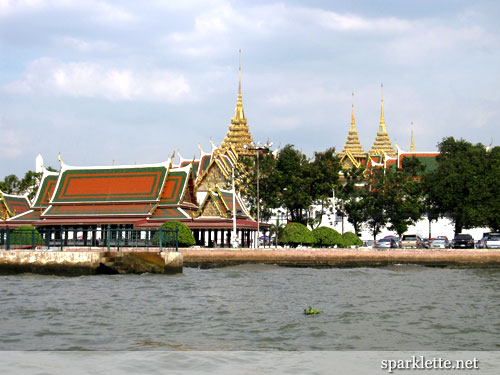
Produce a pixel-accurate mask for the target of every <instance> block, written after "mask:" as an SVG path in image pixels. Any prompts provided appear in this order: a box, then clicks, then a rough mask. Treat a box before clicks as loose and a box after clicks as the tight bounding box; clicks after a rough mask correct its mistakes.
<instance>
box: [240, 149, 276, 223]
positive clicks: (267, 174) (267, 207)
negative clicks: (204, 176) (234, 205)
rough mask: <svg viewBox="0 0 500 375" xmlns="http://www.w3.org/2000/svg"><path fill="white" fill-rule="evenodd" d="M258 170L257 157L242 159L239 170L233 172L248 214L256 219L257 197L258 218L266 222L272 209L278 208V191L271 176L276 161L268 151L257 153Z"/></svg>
mask: <svg viewBox="0 0 500 375" xmlns="http://www.w3.org/2000/svg"><path fill="white" fill-rule="evenodd" d="M258 165H259V168H258V170H257V157H256V156H253V157H244V158H242V160H241V168H240V169H239V170H236V171H235V174H236V180H235V184H236V185H237V188H238V190H240V191H242V192H243V195H244V196H245V199H246V201H247V203H248V206H249V209H250V214H251V215H252V216H254V217H257V195H259V202H260V218H261V220H262V221H267V220H269V219H270V217H271V215H272V209H273V208H275V207H277V206H278V198H277V196H278V189H279V187H278V186H277V185H276V184H275V183H274V181H275V180H276V178H275V177H274V176H273V174H274V173H276V172H275V167H276V159H275V157H274V155H273V154H272V153H271V151H270V150H262V151H259V160H258ZM257 179H259V194H257Z"/></svg>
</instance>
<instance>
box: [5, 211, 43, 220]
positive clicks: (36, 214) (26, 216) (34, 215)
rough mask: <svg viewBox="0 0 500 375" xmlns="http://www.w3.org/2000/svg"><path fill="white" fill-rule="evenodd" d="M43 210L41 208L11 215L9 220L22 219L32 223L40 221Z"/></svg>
mask: <svg viewBox="0 0 500 375" xmlns="http://www.w3.org/2000/svg"><path fill="white" fill-rule="evenodd" d="M40 215H41V212H40V211H39V210H29V211H27V212H24V213H22V214H19V215H17V216H14V217H11V218H10V219H9V220H8V221H15V222H18V221H22V222H29V223H32V222H34V221H40Z"/></svg>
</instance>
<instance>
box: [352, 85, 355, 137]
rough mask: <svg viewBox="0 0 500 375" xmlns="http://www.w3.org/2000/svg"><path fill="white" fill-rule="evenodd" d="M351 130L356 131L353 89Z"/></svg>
mask: <svg viewBox="0 0 500 375" xmlns="http://www.w3.org/2000/svg"><path fill="white" fill-rule="evenodd" d="M351 131H356V122H355V121H354V91H353V92H352V116H351Z"/></svg>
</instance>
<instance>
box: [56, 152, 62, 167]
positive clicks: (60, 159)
mask: <svg viewBox="0 0 500 375" xmlns="http://www.w3.org/2000/svg"><path fill="white" fill-rule="evenodd" d="M57 159H58V160H59V163H60V164H61V165H62V162H63V161H62V158H61V153H60V152H59V153H58V154H57Z"/></svg>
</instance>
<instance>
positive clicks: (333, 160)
mask: <svg viewBox="0 0 500 375" xmlns="http://www.w3.org/2000/svg"><path fill="white" fill-rule="evenodd" d="M341 168H342V167H341V165H340V162H339V159H338V157H337V156H336V155H335V149H334V148H329V149H328V150H326V151H324V152H315V153H314V160H313V161H312V162H309V163H308V164H307V166H306V174H307V175H308V176H309V177H310V179H311V180H312V183H311V184H310V185H309V188H310V192H309V194H310V195H311V197H312V198H313V203H314V205H315V206H317V207H319V209H317V210H316V211H315V217H312V215H309V220H308V221H309V225H311V227H318V226H319V225H321V222H322V221H323V215H324V214H325V213H326V211H327V210H328V209H331V206H332V201H331V198H332V196H333V190H334V189H335V188H336V187H337V186H338V183H339V172H340V170H341Z"/></svg>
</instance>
